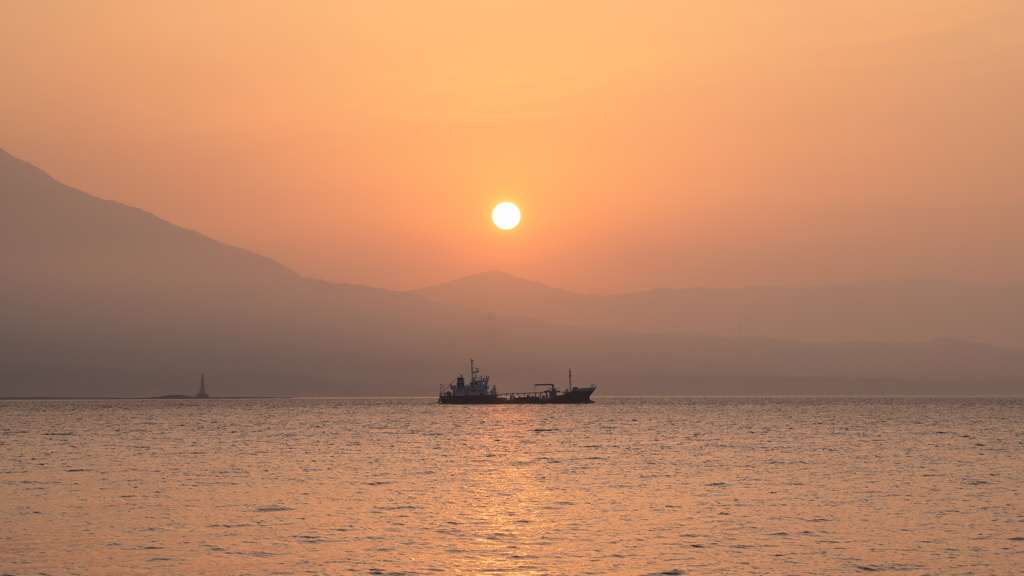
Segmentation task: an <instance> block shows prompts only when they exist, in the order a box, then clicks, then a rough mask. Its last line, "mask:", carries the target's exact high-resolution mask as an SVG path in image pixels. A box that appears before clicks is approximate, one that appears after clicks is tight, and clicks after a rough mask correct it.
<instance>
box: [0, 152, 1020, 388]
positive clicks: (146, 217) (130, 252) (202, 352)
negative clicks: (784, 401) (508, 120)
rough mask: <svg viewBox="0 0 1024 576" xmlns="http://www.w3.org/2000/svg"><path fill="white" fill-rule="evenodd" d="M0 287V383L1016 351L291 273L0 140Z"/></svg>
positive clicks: (300, 377)
mask: <svg viewBox="0 0 1024 576" xmlns="http://www.w3.org/2000/svg"><path fill="white" fill-rule="evenodd" d="M534 288H536V286H534ZM545 288H546V287H545ZM568 294H569V295H568V297H569V298H574V297H575V296H572V293H568ZM0 302H2V305H0V396H43V395H55V396H105V395H134V396H149V395H157V394H170V393H194V389H195V388H196V385H197V377H198V373H199V372H205V373H206V374H207V383H208V386H209V388H210V392H211V393H212V394H214V395H228V394H234V395H328V396H330V395H363V396H395V395H419V396H422V395H431V394H433V393H435V392H436V390H437V387H438V385H439V384H444V383H447V382H448V381H450V380H451V379H452V378H453V377H454V376H455V375H456V374H457V373H459V372H463V373H465V372H467V367H466V363H467V358H468V357H469V356H473V357H475V358H476V359H477V360H478V362H479V363H480V364H481V365H482V366H483V367H484V369H485V371H487V372H489V373H490V374H491V375H493V376H494V377H495V383H496V384H497V385H498V386H499V389H500V390H502V391H516V390H523V389H529V388H531V385H532V384H533V383H535V382H550V381H559V380H558V378H560V377H561V375H562V374H564V369H565V368H566V367H569V366H572V367H573V368H575V369H576V370H577V371H578V373H579V374H580V375H581V377H584V378H588V379H590V380H593V381H596V382H597V383H598V384H599V386H600V388H599V393H601V394H651V393H660V394H686V393H696V392H697V391H698V390H700V393H709V392H708V391H707V390H706V389H705V388H699V387H696V388H695V387H693V386H694V385H695V383H698V382H703V383H704V384H701V385H702V386H704V385H707V383H708V382H732V384H730V386H732V388H730V389H729V393H748V394H771V393H773V390H782V389H784V388H785V383H786V382H787V381H789V380H792V379H798V380H799V383H800V385H801V386H804V387H805V388H806V387H810V389H812V390H813V389H815V386H818V387H819V388H820V390H818V391H817V393H856V391H857V390H861V389H862V386H863V384H864V383H863V382H861V381H860V380H857V379H875V380H877V379H880V378H881V379H888V380H887V381H891V382H892V383H893V384H892V387H891V388H889V389H888V390H890V393H899V390H901V389H902V388H900V386H904V388H905V387H906V386H905V383H900V382H899V381H898V379H932V380H936V381H940V382H943V383H947V384H948V383H950V382H953V381H954V380H956V381H958V382H959V384H957V386H959V387H958V388H956V389H957V390H961V392H960V393H971V392H984V393H993V392H995V393H1006V392H1007V391H1008V390H1010V391H1012V390H1015V388H1014V386H1016V384H1015V382H1018V381H1019V379H1020V378H1022V377H1024V351H1021V350H1014V349H1006V348H998V347H995V346H986V345H976V344H968V343H964V342H955V341H937V342H929V343H924V344H915V345H886V344H877V343H868V344H843V345H829V344H799V343H793V342H785V341H781V340H769V339H756V338H743V339H739V340H736V339H732V338H723V337H715V336H706V335H695V334H679V333H661V334H636V333H631V332H629V331H627V330H624V329H619V328H591V327H575V326H563V325H555V324H549V323H545V322H542V321H540V320H538V319H534V318H528V317H524V316H516V315H505V314H496V313H493V312H488V311H481V310H477V309H475V308H472V307H469V306H465V305H461V304H452V303H438V302H433V301H430V300H429V299H427V298H425V297H423V296H420V295H418V294H411V293H405V292H393V291H389V290H384V289H380V288H370V287H365V286H356V285H349V284H335V283H330V282H324V281H321V280H314V279H309V278H304V277H302V276H300V275H298V274H296V273H295V272H293V271H291V270H289V269H288V268H286V267H285V266H282V265H281V264H279V263H277V262H274V261H272V260H270V259H268V258H265V257H262V256H259V255H258V254H254V253H252V252H249V251H246V250H243V249H240V248H235V247H231V246H227V245H224V244H222V243H220V242H217V241H215V240H212V239H210V238H207V237H205V236H203V235H201V234H199V233H197V232H193V231H190V230H186V229H184V228H181V227H178V226H175V225H173V224H170V223H168V222H165V221H163V220H161V219H159V218H157V217H156V216H154V215H152V214H149V213H147V212H145V211H142V210H139V209H136V208H131V207H128V206H124V205H122V204H118V203H116V202H110V201H106V200H101V199H99V198H95V197H93V196H90V195H88V194H86V193H85V192H81V191H79V190H74V189H72V188H69V187H67V186H64V185H63V184H60V183H58V182H56V181H55V180H53V179H52V178H50V177H49V176H48V175H46V174H45V173H44V172H42V171H41V170H38V169H37V168H35V167H32V166H31V165H28V164H26V163H24V162H21V161H19V160H16V159H14V158H13V157H11V156H9V155H7V154H6V153H4V152H2V151H0ZM651 374H658V375H659V376H656V377H652V376H650V375H651ZM709 378H710V380H709ZM787 379H789V380H787ZM978 379H981V380H989V381H993V382H994V381H996V380H998V381H1000V382H1001V383H996V384H991V382H990V384H991V385H989V384H984V385H982V386H981V387H978V385H977V383H976V381H977V380H978ZM915 382H917V384H915V385H917V386H918V387H921V386H925V385H924V384H921V382H920V381H917V380H915ZM876 384H877V382H876ZM710 386H711V387H712V391H711V392H710V393H714V390H713V388H714V385H710ZM773 386H774V387H775V388H773ZM779 386H782V388H779ZM985 386H988V387H987V388H986V387H985ZM993 386H994V387H993ZM883 388H884V387H883ZM924 389H925V390H927V388H926V387H925V388H924ZM804 393H806V392H804ZM876 393H877V392H876Z"/></svg>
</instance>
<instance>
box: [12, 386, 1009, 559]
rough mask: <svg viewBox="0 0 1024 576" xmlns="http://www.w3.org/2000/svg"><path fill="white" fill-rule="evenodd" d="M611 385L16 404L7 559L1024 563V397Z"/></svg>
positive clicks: (14, 405)
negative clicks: (790, 393) (471, 396)
mask: <svg viewBox="0 0 1024 576" xmlns="http://www.w3.org/2000/svg"><path fill="white" fill-rule="evenodd" d="M596 400H597V402H596V403H595V404H592V405H578V406H572V405H570V406H439V405H436V404H434V403H433V401H432V399H423V398H408V399H294V400H287V399H274V400H255V399H254V400H211V401H176V400H168V401H145V400H92V401H8V402H3V403H0V434H2V436H0V486H2V488H0V491H2V493H3V494H4V498H0V518H3V519H4V521H3V523H2V524H0V542H2V548H3V550H4V553H3V554H2V555H0V571H2V572H3V573H4V574H13V575H19V576H20V575H23V574H39V573H46V574H134V573H140V572H145V573H158V574H159V573H162V574H523V575H526V574H538V575H540V574H545V575H546V574H550V575H559V574H635V575H641V574H716V573H718V574H826V573H830V574H837V573H838V574H842V573H847V574H855V573H871V572H898V573H901V574H920V575H924V574H1011V573H1015V572H1016V569H1017V568H1016V567H1017V566H1019V564H1020V563H1021V561H1022V559H1024V558H1022V551H1024V511H1022V509H1021V497H1020V486H1021V485H1024V469H1022V467H1021V466H1020V462H1021V461H1022V457H1024V454H1022V452H1024V432H1022V430H1024V428H1022V426H1021V425H1022V416H1021V414H1022V408H1024V399H1020V398H1013V399H1005V398H992V399H980V398H974V399H962V398H728V399H727V398H644V399H641V398H607V397H605V398H601V397H598V398H597V399H596ZM54 551H60V553H59V554H54Z"/></svg>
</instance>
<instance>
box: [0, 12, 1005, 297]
mask: <svg viewBox="0 0 1024 576" xmlns="http://www.w3.org/2000/svg"><path fill="white" fill-rule="evenodd" d="M210 4H215V6H216V7H212V8H211V7H210ZM295 4H301V6H299V7H296V6H295ZM339 4H342V3H335V2H323V3H319V4H317V3H312V2H308V3H284V2H282V3H267V2H239V3H234V4H228V3H210V2H195V3H186V2H167V3H156V2H78V3H70V2H42V1H26V2H5V3H3V4H0V88H2V89H0V147H2V148H4V149H5V150H7V151H8V152H10V153H11V154H13V155H15V156H17V157H19V158H22V159H23V160H27V161H29V162H31V163H33V164H35V165H37V166H39V167H41V168H43V169H45V170H47V171H48V172H49V173H50V174H51V175H53V176H54V177H55V178H57V179H58V180H60V181H62V182H64V183H66V184H69V185H71V186H74V187H77V188H81V189H82V190H85V191H86V192H89V193H91V194H95V195H97V196H100V197H103V198H109V199H113V200H117V201H120V202H124V203H126V204H131V205H134V206H138V207H140V208H143V209H145V210H148V211H150V212H153V213H154V214H156V215H158V216H160V217H162V218H165V219H167V220H170V221H171V222H174V223H176V224H180V225H182V226H185V227H187V228H192V229H195V230H198V231H200V232H202V233H204V234H206V235H208V236H212V237H213V238H216V239H218V240H221V241H223V242H226V243H228V244H233V245H237V246H242V247H245V248H248V249H251V250H254V251H256V252H259V253H261V254H264V255H267V256H270V257H272V258H274V259H276V260H278V261H280V262H282V263H284V264H286V265H288V266H290V267H291V268H293V269H295V270H297V271H299V272H300V273H302V274H305V275H308V276H314V277H319V278H325V279H328V280H334V281H341V282H352V283H359V284H368V285H373V286H383V287H386V288H393V289H409V288H417V287H422V286H427V285H430V284H435V283H439V282H443V281H447V280H450V279H453V278H456V277H458V276H463V275H466V274H471V273H475V272H480V271H484V270H491V269H499V270H504V271H506V272H510V273H512V274H515V275H518V276H523V277H526V278H530V279H534V280H540V281H543V282H545V283H548V284H551V285H555V286H561V287H565V288H569V289H573V290H578V291H583V292H601V293H612V292H623V291H634V290H644V289H648V288H652V287H656V286H669V287H688V286H745V285H755V284H759V285H807V284H824V283H836V282H849V281H861V280H872V279H878V278H889V279H902V278H908V277H914V276H938V277H945V278H953V279H963V280H977V281H983V282H993V283H1006V282H1017V283H1020V282H1024V104H1022V103H1024V3H1022V2H1019V1H1018V0H1013V1H1005V2H986V1H983V0H970V1H964V2H942V1H938V0H929V1H922V2H911V1H907V2H892V1H891V0H887V1H883V2H845V3H837V2H820V1H816V0H815V1H808V2H760V1H756V2H721V1H718V0H714V1H692V2H619V3H609V2H592V1H586V2H523V1H515V2H477V1H466V2H434V3H430V2H412V1H410V2H384V1H374V2H349V3H344V4H343V5H341V6H339ZM505 200H508V201H512V202H515V203H517V204H518V205H519V206H520V208H521V209H522V212H523V221H522V224H521V225H520V226H519V227H518V228H516V229H515V230H512V231H509V232H503V231H501V230H498V229H497V228H495V227H494V225H493V224H491V222H490V219H489V217H490V211H491V208H492V207H493V206H494V205H495V204H497V203H498V202H501V201H505Z"/></svg>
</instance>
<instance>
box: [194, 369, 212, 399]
mask: <svg viewBox="0 0 1024 576" xmlns="http://www.w3.org/2000/svg"><path fill="white" fill-rule="evenodd" d="M209 397H210V395H209V394H207V393H206V374H201V375H200V376H199V394H196V398H209Z"/></svg>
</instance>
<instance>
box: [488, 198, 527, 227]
mask: <svg viewBox="0 0 1024 576" xmlns="http://www.w3.org/2000/svg"><path fill="white" fill-rule="evenodd" d="M520 217H521V215H520V214H519V207H518V206H516V205H515V204H513V203H511V202H502V203H501V204H498V205H497V206H495V207H494V210H493V211H492V212H491V220H494V225H495V226H497V227H498V228H501V229H502V230H511V229H513V228H515V227H516V225H517V224H519V218H520Z"/></svg>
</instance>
